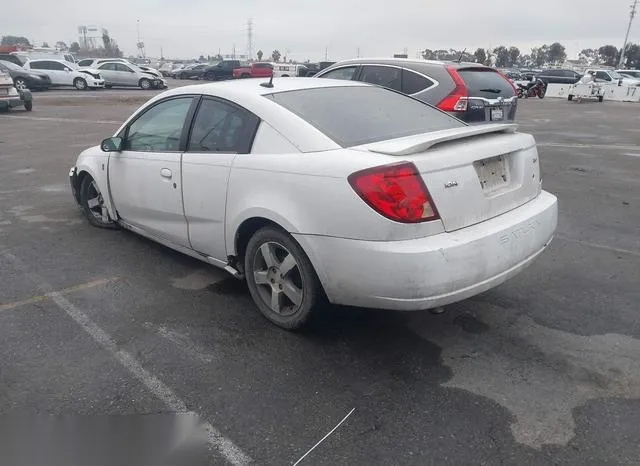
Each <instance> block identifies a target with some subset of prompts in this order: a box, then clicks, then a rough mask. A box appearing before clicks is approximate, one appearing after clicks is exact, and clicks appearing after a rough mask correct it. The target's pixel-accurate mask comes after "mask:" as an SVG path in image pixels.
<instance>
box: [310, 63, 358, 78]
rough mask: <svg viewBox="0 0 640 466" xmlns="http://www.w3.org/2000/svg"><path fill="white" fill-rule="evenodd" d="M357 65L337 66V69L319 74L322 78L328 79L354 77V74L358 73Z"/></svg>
mask: <svg viewBox="0 0 640 466" xmlns="http://www.w3.org/2000/svg"><path fill="white" fill-rule="evenodd" d="M357 69H358V67H357V66H345V67H343V68H337V69H335V70H331V71H328V72H326V73H325V74H323V75H322V76H319V77H320V78H327V79H346V80H350V79H353V76H354V75H355V74H356V70H357Z"/></svg>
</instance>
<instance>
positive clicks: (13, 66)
mask: <svg viewBox="0 0 640 466" xmlns="http://www.w3.org/2000/svg"><path fill="white" fill-rule="evenodd" d="M0 63H2V64H3V65H4V66H5V67H7V68H9V69H10V70H12V71H24V68H22V67H21V66H18V65H16V64H15V63H11V62H10V61H5V60H0Z"/></svg>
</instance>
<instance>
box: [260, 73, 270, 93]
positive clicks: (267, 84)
mask: <svg viewBox="0 0 640 466" xmlns="http://www.w3.org/2000/svg"><path fill="white" fill-rule="evenodd" d="M260 85H261V86H262V87H268V88H269V89H271V88H272V87H273V72H272V73H271V78H270V79H269V82H268V83H260Z"/></svg>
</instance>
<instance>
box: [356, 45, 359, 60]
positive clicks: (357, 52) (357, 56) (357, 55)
mask: <svg viewBox="0 0 640 466" xmlns="http://www.w3.org/2000/svg"><path fill="white" fill-rule="evenodd" d="M356 58H360V47H358V50H357V51H356Z"/></svg>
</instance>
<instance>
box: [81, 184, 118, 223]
mask: <svg viewBox="0 0 640 466" xmlns="http://www.w3.org/2000/svg"><path fill="white" fill-rule="evenodd" d="M80 205H81V206H82V210H83V211H84V215H85V217H87V220H89V223H90V224H91V225H93V226H94V227H98V228H115V227H116V224H115V222H114V221H113V220H112V219H111V217H110V216H109V211H108V210H107V206H106V205H105V204H104V198H103V197H102V193H101V192H100V189H99V188H98V184H97V183H96V182H95V180H94V179H93V178H91V177H90V176H85V177H84V179H83V180H82V183H81V185H80Z"/></svg>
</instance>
